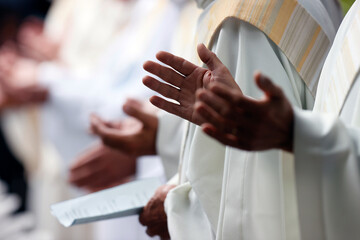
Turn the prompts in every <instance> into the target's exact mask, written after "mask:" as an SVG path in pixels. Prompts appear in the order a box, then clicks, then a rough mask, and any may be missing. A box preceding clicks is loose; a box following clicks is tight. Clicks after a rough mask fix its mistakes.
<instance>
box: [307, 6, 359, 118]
mask: <svg viewBox="0 0 360 240" xmlns="http://www.w3.org/2000/svg"><path fill="white" fill-rule="evenodd" d="M359 43H360V8H358V9H357V12H356V14H355V16H354V19H353V20H352V22H351V23H350V25H349V29H348V30H347V32H346V36H345V38H344V40H343V42H342V44H341V47H340V51H339V53H338V54H337V55H336V59H334V61H335V62H333V64H331V68H330V69H329V68H326V69H325V68H324V70H326V71H325V72H324V74H322V75H321V78H320V81H321V82H323V81H327V82H328V84H327V85H324V87H325V88H326V89H324V90H323V91H321V93H320V92H319V93H320V94H319V96H317V97H318V98H319V100H320V99H321V101H318V100H317V102H316V104H315V107H314V110H315V111H319V112H328V113H334V114H340V112H341V109H342V107H343V105H344V103H345V100H346V97H347V96H348V94H349V92H350V89H351V87H352V85H353V82H354V81H355V79H357V77H358V75H359V73H360V44H359ZM327 71H329V72H327ZM323 78H326V79H323ZM328 78H329V79H328ZM328 96H331V97H328Z"/></svg>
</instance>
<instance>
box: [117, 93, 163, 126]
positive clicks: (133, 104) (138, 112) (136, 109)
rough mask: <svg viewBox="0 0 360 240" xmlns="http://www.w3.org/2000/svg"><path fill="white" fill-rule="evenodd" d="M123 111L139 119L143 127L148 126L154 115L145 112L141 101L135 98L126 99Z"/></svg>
mask: <svg viewBox="0 0 360 240" xmlns="http://www.w3.org/2000/svg"><path fill="white" fill-rule="evenodd" d="M123 110H124V112H125V113H126V114H127V115H129V116H131V117H134V118H136V119H138V120H139V121H141V122H142V123H143V125H144V127H147V126H149V125H150V124H151V123H152V122H153V120H154V118H156V116H154V115H152V114H149V113H146V112H145V111H144V110H143V103H142V102H140V101H137V100H132V99H131V100H127V101H126V103H125V104H124V106H123Z"/></svg>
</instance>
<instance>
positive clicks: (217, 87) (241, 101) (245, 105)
mask: <svg viewBox="0 0 360 240" xmlns="http://www.w3.org/2000/svg"><path fill="white" fill-rule="evenodd" d="M209 89H210V91H211V92H213V93H214V94H215V95H217V96H219V97H221V98H223V99H225V100H226V101H228V102H229V103H230V104H231V105H234V106H237V107H239V108H241V109H242V110H245V111H253V110H255V109H257V107H259V102H258V101H257V100H254V99H252V98H249V97H246V96H245V95H243V94H242V92H240V91H238V90H233V89H230V88H229V87H228V86H226V85H224V84H222V83H213V84H211V85H210V87H209Z"/></svg>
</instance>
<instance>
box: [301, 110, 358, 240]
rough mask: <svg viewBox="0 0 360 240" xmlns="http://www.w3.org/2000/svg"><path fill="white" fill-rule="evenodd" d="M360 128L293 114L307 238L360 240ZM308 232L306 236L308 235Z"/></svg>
mask: <svg viewBox="0 0 360 240" xmlns="http://www.w3.org/2000/svg"><path fill="white" fill-rule="evenodd" d="M359 149H360V129H359V128H354V127H348V126H345V125H344V123H343V122H342V120H340V119H339V118H338V117H337V116H334V115H329V114H321V113H313V112H308V111H300V110H295V128H294V154H295V166H296V168H295V169H296V181H297V191H298V199H299V201H298V202H299V217H300V225H301V229H302V230H303V231H302V232H301V234H302V238H303V239H334V240H335V239H353V237H354V236H360V229H359V227H358V223H359V221H360V205H359V203H358V201H356V200H357V199H360V178H359V176H360V174H359V173H360V171H359V170H360V168H359V157H360V152H359ZM305 229H306V231H304V230H305Z"/></svg>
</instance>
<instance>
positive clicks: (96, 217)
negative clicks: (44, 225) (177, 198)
mask: <svg viewBox="0 0 360 240" xmlns="http://www.w3.org/2000/svg"><path fill="white" fill-rule="evenodd" d="M160 185H161V181H160V180H159V179H157V178H151V179H144V180H139V181H134V182H131V183H127V184H123V185H120V186H117V187H114V188H110V189H107V190H103V191H100V192H97V193H92V194H89V195H85V196H83V197H79V198H75V199H72V200H68V201H65V202H61V203H57V204H54V205H52V206H51V213H52V214H53V215H54V216H55V217H56V218H57V219H58V220H59V222H60V223H61V224H62V225H64V226H65V227H70V226H73V225H76V224H83V223H90V222H95V221H100V220H105V219H111V218H119V217H125V216H130V215H136V214H139V213H140V212H141V210H142V209H143V208H144V206H145V205H146V204H147V202H148V201H149V200H150V198H151V197H152V196H153V195H154V193H155V190H156V189H157V188H158V187H159V186H160Z"/></svg>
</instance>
